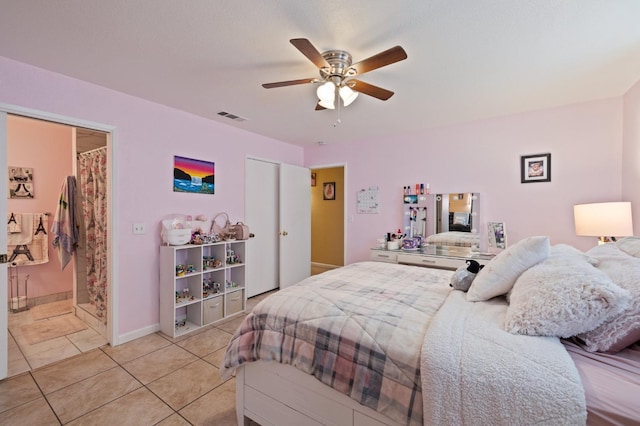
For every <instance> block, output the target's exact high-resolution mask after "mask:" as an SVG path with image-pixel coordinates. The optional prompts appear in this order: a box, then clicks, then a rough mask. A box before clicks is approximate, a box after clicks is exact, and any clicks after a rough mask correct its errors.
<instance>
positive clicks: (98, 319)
mask: <svg viewBox="0 0 640 426" xmlns="http://www.w3.org/2000/svg"><path fill="white" fill-rule="evenodd" d="M109 140H110V134H109V133H107V132H104V131H99V130H91V129H88V128H83V127H76V126H72V125H68V124H60V123H53V122H50V121H46V120H40V119H35V118H29V117H24V116H20V115H11V114H9V115H8V116H7V159H8V162H9V165H10V166H11V165H18V166H29V165H31V164H36V166H35V167H33V179H34V197H33V198H32V199H31V200H27V199H22V200H15V201H16V202H13V201H14V200H11V199H9V200H8V203H7V212H8V213H9V212H12V211H14V212H16V213H20V212H22V213H27V212H31V211H33V210H37V212H38V213H41V214H43V215H46V218H47V219H48V220H47V221H46V225H45V226H44V228H45V229H46V230H47V231H48V233H49V241H48V251H49V252H48V256H49V261H48V262H47V265H33V266H31V265H20V266H17V267H14V268H12V267H9V269H10V272H11V270H12V269H13V270H14V272H15V275H16V277H15V278H16V280H15V281H16V285H17V286H21V287H22V288H21V290H22V294H23V295H24V296H26V297H25V299H26V300H24V303H25V304H26V306H19V307H21V308H22V307H26V309H16V310H12V309H10V313H9V318H8V329H9V342H8V360H9V362H8V376H12V375H15V374H19V373H21V372H24V371H29V370H32V369H34V368H38V367H41V366H42V365H46V364H49V363H51V362H56V361H59V360H61V359H65V358H68V357H71V356H74V355H77V354H79V353H81V352H86V351H89V350H92V349H95V348H97V347H99V346H103V345H105V344H107V343H109V335H110V332H111V331H110V330H111V324H110V323H111V319H110V318H109V315H107V312H109V309H108V306H107V305H108V298H107V297H106V295H107V293H108V291H109V287H110V285H109V282H108V278H107V276H108V275H109V274H108V271H109V261H108V256H107V253H106V251H107V249H108V247H109V245H108V240H109V235H108V232H109V229H110V228H109V226H108V224H107V221H108V214H107V212H109V206H108V204H107V205H103V206H100V211H102V212H104V215H103V216H104V217H96V216H99V215H94V216H88V217H89V220H88V221H84V219H83V217H85V216H86V215H85V214H83V210H84V209H83V205H86V203H87V200H86V199H84V197H83V196H82V195H81V194H82V193H83V189H82V186H83V179H82V169H83V168H84V169H86V168H87V167H89V166H87V165H86V164H85V165H82V161H83V160H82V157H87V156H92V157H96V156H97V159H96V160H95V161H94V163H101V167H102V169H103V171H104V176H103V177H102V179H103V180H104V183H105V185H106V183H107V182H109V178H108V177H107V176H106V174H107V170H108V168H107V163H108V162H107V156H108V151H109ZM26 145H28V149H27V146H26ZM56 150H62V152H56ZM54 152H55V154H54ZM58 155H59V156H61V158H64V160H63V161H62V162H63V163H64V167H63V170H57V171H56V173H57V174H54V175H55V176H56V177H55V178H52V179H48V177H50V176H51V174H50V170H49V169H51V168H54V167H58V166H59V163H60V161H55V159H53V158H52V157H54V156H58ZM41 157H44V158H41ZM14 162H17V163H20V164H17V163H16V164H13V163H14ZM22 163H25V164H22ZM85 163H86V162H85ZM67 176H74V177H75V178H76V179H75V181H76V182H77V185H76V187H77V190H78V191H77V194H78V196H77V197H76V199H77V205H78V208H77V209H76V212H77V214H76V217H78V218H79V219H80V220H79V221H78V225H79V226H78V230H79V231H80V232H79V235H78V248H79V249H78V250H76V252H75V253H74V254H73V256H72V257H71V259H70V261H69V263H68V264H67V265H66V266H65V268H62V262H63V261H62V260H61V259H62V257H61V256H60V255H59V253H58V250H57V249H56V248H54V247H53V246H52V245H51V242H52V239H53V238H54V234H53V233H52V231H51V228H52V225H53V222H54V221H55V220H56V218H57V214H56V211H57V205H58V200H59V197H60V196H61V194H62V192H63V191H62V188H63V187H64V184H63V182H64V183H67V182H68V181H67V180H66V177H67ZM38 179H40V180H38ZM47 180H52V181H53V182H48V186H46V187H45V181H47ZM85 180H86V179H85ZM90 180H91V181H93V180H94V175H93V174H91V175H90ZM92 183H93V182H92ZM51 185H55V186H54V187H53V188H52V187H51ZM39 190H40V192H39ZM94 190H95V188H94ZM100 191H101V196H103V197H104V200H105V202H106V203H109V201H110V193H109V191H108V190H107V189H106V188H103V189H101V190H100ZM85 192H86V190H85ZM52 193H53V194H52ZM52 199H53V201H52ZM34 200H35V201H36V202H35V203H34ZM96 220H97V221H98V223H99V226H100V228H101V232H103V235H100V236H99V237H100V238H102V242H101V243H100V246H101V247H102V250H103V251H104V252H103V253H102V257H100V258H99V259H98V260H95V261H93V262H89V263H90V265H89V267H87V265H88V263H87V259H90V258H92V257H91V256H88V255H87V253H86V251H87V248H89V251H91V249H92V248H91V247H90V244H87V242H86V234H87V226H86V225H88V223H85V222H91V224H90V225H91V226H90V227H94V228H95V222H96ZM90 232H93V231H90ZM90 237H91V238H95V235H90ZM94 258H95V256H94ZM45 268H47V270H44V269H45ZM96 268H97V269H98V271H97V273H96ZM92 276H93V277H92ZM96 276H97V278H96ZM88 283H89V286H90V285H91V284H93V286H94V290H95V288H98V289H99V290H100V291H101V292H102V293H100V292H96V291H94V295H93V300H92V299H91V297H92V295H91V294H89V293H90V291H88V290H87V288H88ZM12 284H14V283H13V281H12V282H9V283H8V285H12ZM96 293H97V294H98V297H97V298H96ZM24 296H23V297H24ZM9 297H10V299H9V300H10V303H11V300H12V299H11V295H9ZM96 300H97V301H98V302H97V303H96ZM96 305H98V307H96ZM10 307H11V305H10ZM14 311H15V312H14ZM47 322H48V323H47ZM54 322H55V325H56V326H55V327H47V326H46V325H52V324H53V323H54ZM40 325H43V327H39V326H40ZM51 329H53V331H52V333H51V334H47V333H49V331H48V330H51ZM34 330H35V331H34Z"/></svg>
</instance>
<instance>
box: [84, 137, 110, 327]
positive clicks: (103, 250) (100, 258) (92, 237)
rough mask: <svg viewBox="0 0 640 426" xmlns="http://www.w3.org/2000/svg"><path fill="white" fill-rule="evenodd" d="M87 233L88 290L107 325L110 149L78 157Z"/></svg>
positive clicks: (92, 301) (98, 150)
mask: <svg viewBox="0 0 640 426" xmlns="http://www.w3.org/2000/svg"><path fill="white" fill-rule="evenodd" d="M78 174H79V176H80V196H81V201H82V217H83V222H84V230H85V233H86V241H85V246H86V261H87V290H88V293H89V301H90V303H91V304H92V305H94V306H95V308H96V317H97V318H98V319H100V320H102V322H103V323H105V324H106V323H107V208H108V206H107V148H106V147H103V148H98V149H95V150H92V151H87V152H84V153H81V154H80V155H79V156H78Z"/></svg>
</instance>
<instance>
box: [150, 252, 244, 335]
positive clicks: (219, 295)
mask: <svg viewBox="0 0 640 426" xmlns="http://www.w3.org/2000/svg"><path fill="white" fill-rule="evenodd" d="M245 256H246V250H245V241H222V242H218V243H211V244H201V245H191V244H189V245H183V246H161V247H160V331H162V333H164V334H166V335H167V336H169V337H178V336H182V335H184V334H188V333H191V332H192V331H195V330H197V329H199V328H202V327H204V326H206V325H209V324H213V323H216V322H218V321H221V320H223V319H225V318H229V317H231V316H234V315H237V314H239V313H241V312H244V310H245V308H246V294H247V292H246V287H245V286H246V283H245V276H246V273H245V263H246V258H245ZM214 261H216V262H217V261H220V266H218V265H217V264H216V266H217V267H211V266H209V267H207V266H206V264H207V263H209V264H210V262H214ZM179 266H180V267H181V271H180V273H179V272H178V267H179ZM178 274H179V275H178ZM205 287H206V288H205Z"/></svg>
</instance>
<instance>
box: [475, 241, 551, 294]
mask: <svg viewBox="0 0 640 426" xmlns="http://www.w3.org/2000/svg"><path fill="white" fill-rule="evenodd" d="M548 256H549V237H529V238H525V239H524V240H520V241H518V242H517V243H515V244H514V245H512V246H511V247H508V248H507V249H506V250H504V251H503V252H502V253H500V254H498V255H497V256H496V257H494V258H493V259H492V260H491V261H490V262H489V263H487V264H486V265H485V267H484V268H483V269H482V270H481V271H480V272H479V273H478V275H477V276H476V278H475V279H474V280H473V283H471V288H469V292H468V293H467V300H468V301H469V302H481V301H484V300H489V299H491V298H493V297H496V296H501V295H503V294H507V293H508V292H509V290H511V287H513V284H514V283H515V282H516V279H517V278H518V277H519V276H520V274H522V273H523V272H524V271H526V270H527V269H529V268H531V267H532V266H533V265H535V264H536V263H538V262H540V261H542V260H544V259H546V258H547V257H548Z"/></svg>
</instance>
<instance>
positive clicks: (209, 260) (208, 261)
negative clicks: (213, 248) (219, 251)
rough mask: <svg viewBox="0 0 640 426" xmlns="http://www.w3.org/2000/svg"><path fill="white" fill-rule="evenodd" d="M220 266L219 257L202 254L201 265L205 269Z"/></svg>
mask: <svg viewBox="0 0 640 426" xmlns="http://www.w3.org/2000/svg"><path fill="white" fill-rule="evenodd" d="M221 266H222V261H221V260H220V259H216V258H215V257H214V256H203V257H202V267H203V268H204V269H205V270H207V269H216V268H219V267H221Z"/></svg>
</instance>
